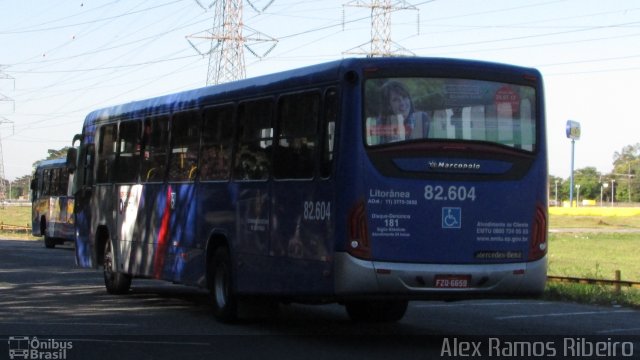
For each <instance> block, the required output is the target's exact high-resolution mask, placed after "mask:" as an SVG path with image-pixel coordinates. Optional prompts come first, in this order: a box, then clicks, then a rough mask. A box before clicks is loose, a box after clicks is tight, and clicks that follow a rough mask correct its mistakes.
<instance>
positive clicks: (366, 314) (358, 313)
mask: <svg viewBox="0 0 640 360" xmlns="http://www.w3.org/2000/svg"><path fill="white" fill-rule="evenodd" d="M408 304H409V302H408V301H407V300H372V301H352V302H347V303H346V304H345V308H346V310H347V314H348V315H349V318H350V319H351V320H352V321H356V322H396V321H399V320H400V319H402V317H403V316H404V314H405V313H406V312H407V306H408Z"/></svg>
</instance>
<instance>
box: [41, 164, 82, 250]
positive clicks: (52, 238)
mask: <svg viewBox="0 0 640 360" xmlns="http://www.w3.org/2000/svg"><path fill="white" fill-rule="evenodd" d="M72 183H73V174H72V173H71V172H70V171H69V167H68V166H67V161H66V159H64V158H60V159H53V160H43V161H40V162H39V163H38V164H37V165H36V169H35V171H34V173H33V177H32V178H31V233H32V234H33V236H43V237H44V245H45V247H47V248H54V247H55V246H56V245H58V244H63V243H65V242H73V241H74V240H75V227H74V223H73V218H74V217H73V206H74V200H73V196H71V186H72Z"/></svg>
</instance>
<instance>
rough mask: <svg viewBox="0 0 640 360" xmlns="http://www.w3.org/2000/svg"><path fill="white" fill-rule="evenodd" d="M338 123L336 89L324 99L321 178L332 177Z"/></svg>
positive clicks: (329, 91)
mask: <svg viewBox="0 0 640 360" xmlns="http://www.w3.org/2000/svg"><path fill="white" fill-rule="evenodd" d="M337 121H338V93H337V92H336V89H333V88H332V89H329V90H327V92H326V93H325V97H324V119H323V126H322V159H321V162H320V176H321V177H323V178H325V179H326V178H328V177H330V176H331V171H332V169H333V161H334V157H335V149H334V147H335V142H336V123H337Z"/></svg>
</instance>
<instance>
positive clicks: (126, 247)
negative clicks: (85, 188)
mask: <svg viewBox="0 0 640 360" xmlns="http://www.w3.org/2000/svg"><path fill="white" fill-rule="evenodd" d="M141 127H142V125H141V121H140V120H134V121H123V122H121V123H120V127H119V131H118V141H117V145H116V153H117V156H116V162H115V169H116V171H115V172H114V174H113V182H114V183H116V190H115V196H116V230H115V231H116V234H113V235H112V238H114V239H117V241H116V244H117V246H116V249H118V252H117V253H118V256H120V257H119V260H120V263H121V266H122V267H121V269H125V271H127V272H131V273H132V274H138V273H139V265H140V259H141V257H139V256H136V255H137V251H139V248H140V244H141V242H140V240H141V237H142V234H143V231H142V229H143V228H142V226H141V221H140V220H141V219H140V217H141V216H142V214H144V213H145V209H144V203H143V202H142V194H143V186H142V185H141V184H140V183H139V173H140V147H141V144H140V135H141ZM114 245H115V244H114Z"/></svg>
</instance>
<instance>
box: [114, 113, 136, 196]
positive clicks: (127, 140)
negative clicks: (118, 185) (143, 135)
mask: <svg viewBox="0 0 640 360" xmlns="http://www.w3.org/2000/svg"><path fill="white" fill-rule="evenodd" d="M117 159H118V160H117V161H116V171H115V177H116V181H118V182H125V183H135V182H137V181H138V170H139V169H140V121H127V122H122V123H120V131H119V133H118V158H117Z"/></svg>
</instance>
